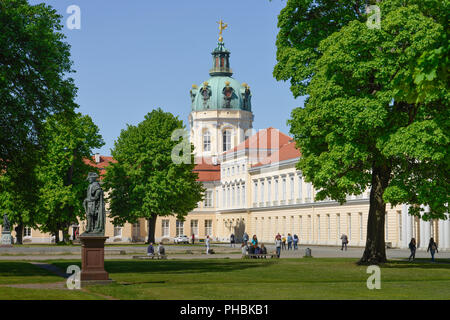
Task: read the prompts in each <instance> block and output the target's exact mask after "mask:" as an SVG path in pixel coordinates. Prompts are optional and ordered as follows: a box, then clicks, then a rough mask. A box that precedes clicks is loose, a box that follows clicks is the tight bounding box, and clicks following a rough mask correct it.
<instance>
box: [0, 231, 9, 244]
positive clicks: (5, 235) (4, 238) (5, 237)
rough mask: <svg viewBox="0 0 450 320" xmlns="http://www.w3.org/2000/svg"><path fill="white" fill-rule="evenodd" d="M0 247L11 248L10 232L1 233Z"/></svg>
mask: <svg viewBox="0 0 450 320" xmlns="http://www.w3.org/2000/svg"><path fill="white" fill-rule="evenodd" d="M0 247H12V236H11V232H10V231H3V232H2V242H1V243H0Z"/></svg>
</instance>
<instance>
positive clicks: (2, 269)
mask: <svg viewBox="0 0 450 320" xmlns="http://www.w3.org/2000/svg"><path fill="white" fill-rule="evenodd" d="M32 276H39V277H45V276H55V275H54V274H53V273H51V272H50V271H46V270H43V269H40V268H39V267H37V266H34V265H32V264H30V263H28V262H17V261H2V262H0V278H3V277H5V278H7V277H32Z"/></svg>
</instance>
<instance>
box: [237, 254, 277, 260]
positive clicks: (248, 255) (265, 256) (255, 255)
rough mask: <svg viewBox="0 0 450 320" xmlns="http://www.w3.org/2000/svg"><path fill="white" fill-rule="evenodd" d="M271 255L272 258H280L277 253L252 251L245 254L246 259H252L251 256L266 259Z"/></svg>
mask: <svg viewBox="0 0 450 320" xmlns="http://www.w3.org/2000/svg"><path fill="white" fill-rule="evenodd" d="M268 256H269V257H270V258H271V259H273V258H278V256H277V254H276V253H258V254H256V253H251V254H246V255H244V256H243V258H244V259H251V258H255V259H259V258H264V259H266V258H267V257H268Z"/></svg>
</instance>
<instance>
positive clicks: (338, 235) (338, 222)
mask: <svg viewBox="0 0 450 320" xmlns="http://www.w3.org/2000/svg"><path fill="white" fill-rule="evenodd" d="M336 225H337V237H338V239H339V238H340V237H341V215H340V214H339V213H338V214H337V215H336Z"/></svg>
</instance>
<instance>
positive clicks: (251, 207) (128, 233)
mask: <svg viewBox="0 0 450 320" xmlns="http://www.w3.org/2000/svg"><path fill="white" fill-rule="evenodd" d="M222 30H223V24H221V31H222ZM212 62H213V64H212V68H211V69H210V70H209V75H210V78H209V79H208V80H206V81H204V82H203V83H201V84H199V85H193V86H192V89H191V90H190V98H191V113H190V115H189V126H190V139H191V142H192V143H193V145H194V152H195V155H196V159H197V164H196V167H195V169H194V170H195V172H197V173H198V179H199V181H201V182H202V183H203V184H204V187H205V188H206V193H205V197H204V200H203V201H202V202H201V203H199V204H198V207H197V208H196V209H195V210H194V211H192V212H190V213H189V214H188V215H187V216H186V217H185V220H184V221H180V220H177V218H176V216H169V217H158V219H157V222H156V234H155V238H156V241H163V240H164V239H165V240H167V241H169V242H173V238H174V237H177V236H181V235H186V236H188V237H189V238H191V237H192V234H194V236H195V238H196V239H197V240H200V239H205V238H206V236H207V235H209V236H210V237H212V239H213V240H215V241H219V242H229V237H230V235H231V234H232V233H233V234H234V235H235V236H236V237H237V239H238V240H239V239H241V238H242V236H243V233H244V231H246V232H247V233H248V234H249V236H250V237H252V236H253V235H257V237H258V239H259V241H260V242H267V243H273V241H274V238H275V235H276V234H277V233H280V234H282V235H283V234H284V235H286V236H287V234H288V233H290V234H292V235H293V234H297V235H298V236H299V238H300V242H299V243H300V245H305V244H309V245H340V243H341V240H340V237H341V235H342V234H346V235H347V236H348V238H349V245H350V246H365V241H366V227H367V216H368V212H369V193H370V190H366V192H364V193H363V194H361V195H358V196H354V195H349V196H348V197H347V202H346V203H345V204H343V205H340V204H339V203H337V202H336V201H332V200H325V201H316V200H315V194H316V190H315V189H314V187H313V186H312V184H311V183H307V182H305V179H304V177H303V175H302V172H301V171H299V170H297V169H296V168H295V165H296V163H297V162H298V160H299V158H300V157H301V153H300V151H299V150H298V149H297V148H296V147H295V142H294V141H293V140H292V138H291V137H289V136H288V135H286V134H284V133H282V132H280V131H279V130H277V129H275V128H272V127H270V128H266V129H263V130H258V131H254V130H253V120H254V114H253V112H254V111H255V110H254V109H255V108H253V107H252V103H251V98H252V91H251V90H250V86H249V85H248V84H247V83H241V82H239V81H238V80H236V79H235V78H233V77H232V75H233V72H232V69H231V67H230V51H228V50H227V49H226V48H225V44H224V42H223V38H222V37H220V38H219V42H218V45H217V47H216V48H215V49H214V50H213V52H212ZM93 160H94V162H95V164H94V165H95V166H97V167H98V168H100V169H101V170H104V168H105V167H106V166H107V165H108V164H109V162H111V161H113V159H112V158H111V157H104V156H100V155H95V156H94V157H93ZM107 210H108V208H107ZM76 229H78V231H79V233H82V232H83V231H84V230H83V229H84V224H83V222H82V221H81V222H80V224H79V225H74V226H73V231H75V230H76ZM147 232H148V227H147V224H146V220H145V219H141V221H140V222H138V223H136V224H125V225H124V226H114V225H113V224H112V223H111V220H110V219H108V218H107V225H106V232H105V233H106V235H107V236H109V237H110V238H109V239H108V240H107V241H109V242H139V241H145V239H146V238H147ZM13 235H14V234H13ZM385 237H386V238H385V240H386V243H387V244H388V245H390V246H391V247H399V248H407V247H408V243H409V241H410V239H411V238H412V237H414V238H416V240H417V244H418V248H419V249H423V248H426V247H427V246H428V241H429V239H430V237H434V239H435V241H436V242H437V243H438V246H439V248H440V249H450V220H449V219H447V220H445V221H443V220H436V221H422V220H419V219H417V218H415V217H411V216H409V215H408V206H407V205H399V206H395V207H391V206H390V205H388V206H387V216H386V226H385ZM24 239H25V242H26V241H30V242H51V241H52V238H51V237H50V236H49V235H46V234H41V233H40V232H39V231H37V230H31V229H29V228H27V229H26V230H25V234H24Z"/></svg>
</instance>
